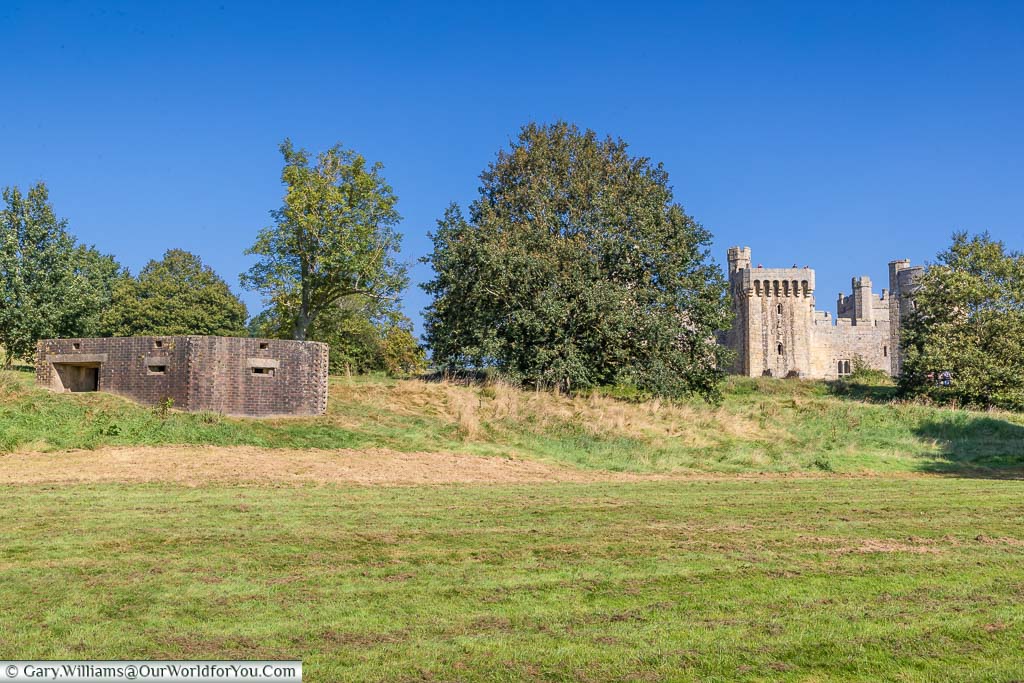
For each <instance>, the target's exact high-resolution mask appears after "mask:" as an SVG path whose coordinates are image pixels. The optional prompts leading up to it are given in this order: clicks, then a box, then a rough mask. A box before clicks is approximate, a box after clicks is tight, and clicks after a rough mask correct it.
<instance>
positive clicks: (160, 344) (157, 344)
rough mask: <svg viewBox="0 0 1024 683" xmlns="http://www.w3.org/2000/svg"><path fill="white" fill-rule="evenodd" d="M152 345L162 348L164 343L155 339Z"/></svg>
mask: <svg viewBox="0 0 1024 683" xmlns="http://www.w3.org/2000/svg"><path fill="white" fill-rule="evenodd" d="M153 345H154V346H156V348H158V349H160V348H163V345H164V343H163V342H162V341H160V340H157V341H155V342H153Z"/></svg>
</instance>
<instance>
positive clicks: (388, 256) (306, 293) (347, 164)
mask: <svg viewBox="0 0 1024 683" xmlns="http://www.w3.org/2000/svg"><path fill="white" fill-rule="evenodd" d="M281 154H282V155H283V156H284V169H283V171H282V172H281V181H282V182H283V183H284V185H285V187H286V191H285V197H284V205H283V206H282V207H281V208H280V209H277V210H274V211H271V215H272V216H273V218H274V225H272V226H270V227H267V228H264V229H263V230H261V231H260V233H259V235H258V236H257V238H256V243H255V244H254V245H253V246H252V247H251V248H250V249H249V250H248V251H247V252H246V253H248V254H255V255H257V256H259V257H260V259H259V262H258V263H256V265H254V266H253V267H252V268H250V269H249V271H248V272H247V273H245V274H243V275H242V284H243V286H245V287H246V288H248V289H252V290H255V291H258V292H260V293H261V294H262V295H263V296H264V298H265V299H266V301H267V303H268V304H269V306H270V307H271V308H273V309H274V311H275V312H276V313H275V314H276V315H278V316H283V317H284V318H285V319H287V320H289V321H290V322H291V325H290V327H291V335H292V337H293V338H294V339H299V340H303V339H306V338H307V336H308V334H309V330H310V326H311V325H313V324H314V323H315V322H316V319H317V317H318V316H320V315H321V314H323V313H324V312H325V311H330V310H332V309H335V308H337V307H338V305H339V303H340V302H342V301H343V300H344V299H346V298H349V297H368V298H371V299H389V298H390V299H394V298H396V297H397V294H398V292H400V291H401V290H402V289H403V288H404V287H405V285H406V284H407V282H408V279H407V277H406V271H405V268H404V267H403V266H402V265H401V264H399V263H398V262H397V261H396V255H397V253H398V247H399V242H400V237H399V235H398V234H397V233H396V232H395V231H394V229H393V228H394V226H395V225H397V223H398V221H399V220H400V217H399V215H398V212H397V211H396V210H395V204H396V203H397V201H398V198H397V197H396V196H395V194H394V192H393V191H392V189H391V187H390V186H389V185H388V184H387V182H385V180H384V178H383V176H382V175H381V171H382V169H383V166H382V165H381V164H380V163H375V164H368V163H367V162H366V160H365V159H364V158H363V157H362V156H361V155H359V154H357V153H356V152H354V151H352V150H347V149H344V148H342V147H341V146H340V145H336V146H334V147H332V148H330V149H329V150H327V151H326V152H322V153H320V154H318V155H317V156H316V159H315V162H313V161H311V159H310V155H309V153H308V152H307V151H306V150H303V149H295V147H294V146H292V143H291V141H289V140H285V141H284V143H283V144H282V145H281Z"/></svg>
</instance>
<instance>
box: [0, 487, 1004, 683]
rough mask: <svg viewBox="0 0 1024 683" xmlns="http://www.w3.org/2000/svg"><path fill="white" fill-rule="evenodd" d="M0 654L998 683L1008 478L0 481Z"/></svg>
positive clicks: (490, 672) (366, 676) (646, 676)
mask: <svg viewBox="0 0 1024 683" xmlns="http://www.w3.org/2000/svg"><path fill="white" fill-rule="evenodd" d="M0 496H2V500H3V504H2V505H0V539H2V542H0V657H3V658H12V657H19V658H124V657H128V658H226V657H232V658H233V657H238V658H256V657H267V658H279V657H280V658H290V657H301V658H302V659H303V660H304V662H305V676H306V678H305V680H309V681H338V680H469V681H472V680H560V681H577V680H583V681H586V680H644V681H648V680H682V681H686V680H702V681H726V680H783V681H824V680H861V681H879V680H902V681H926V680H957V681H971V680H974V681H1011V680H1020V679H1022V678H1024V658H1022V656H1021V643H1022V638H1024V612H1022V610H1021V608H1020V605H1021V602H1022V600H1024V562H1022V560H1024V483H1022V482H1019V481H1010V480H986V479H967V478H945V477H921V476H917V477H909V478H886V479H882V478H837V477H830V478H796V479H792V478H791V479H786V478H777V477H776V478H760V479H756V478H755V479H746V480H745V479H732V480H719V481H700V480H686V481H673V482H652V483H641V484H586V485H569V484H565V485H544V486H521V487H497V486H476V487H469V486H462V487H455V486H451V487H446V486H441V487H423V488H358V487H334V486H322V487H297V488H289V487H277V488H275V487H271V486H266V487H224V488H179V487H174V486H169V485H137V486H124V485H99V486H59V487H58V486H16V487H3V488H0Z"/></svg>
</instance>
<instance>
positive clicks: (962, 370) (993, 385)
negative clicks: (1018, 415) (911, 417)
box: [900, 232, 1024, 410]
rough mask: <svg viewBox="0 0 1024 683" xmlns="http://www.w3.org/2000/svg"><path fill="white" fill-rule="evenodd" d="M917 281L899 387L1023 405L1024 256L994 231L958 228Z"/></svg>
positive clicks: (975, 402)
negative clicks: (992, 233)
mask: <svg viewBox="0 0 1024 683" xmlns="http://www.w3.org/2000/svg"><path fill="white" fill-rule="evenodd" d="M916 287H917V289H916V291H915V292H914V294H913V299H912V301H913V308H912V310H911V312H910V313H909V315H908V317H907V319H906V320H905V321H904V325H903V333H902V344H903V351H904V354H905V355H904V362H903V373H902V376H901V377H900V387H901V388H902V389H903V390H904V391H905V392H907V393H910V394H927V395H929V396H931V397H933V398H936V399H938V400H943V401H948V400H956V401H957V402H959V403H965V404H973V405H978V406H1001V407H1004V408H1010V409H1016V410H1024V254H1021V253H1020V252H1015V251H1010V250H1008V249H1007V248H1006V245H1004V244H1003V243H1002V242H1000V241H997V240H993V239H992V237H991V236H990V235H989V234H988V233H983V234H981V235H975V236H969V235H968V234H967V233H966V232H958V233H956V234H954V235H953V243H952V245H951V246H950V248H949V249H948V250H946V251H944V252H942V253H940V254H939V255H938V259H937V261H936V262H935V263H933V264H930V265H929V267H928V268H927V269H926V270H925V272H924V274H923V275H922V276H921V277H920V278H919V279H918V281H917V282H916ZM945 372H948V373H949V377H948V381H945V382H944V381H943V373H945ZM947 384H948V385H947Z"/></svg>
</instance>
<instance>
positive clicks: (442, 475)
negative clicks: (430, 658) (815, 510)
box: [0, 446, 930, 486]
mask: <svg viewBox="0 0 1024 683" xmlns="http://www.w3.org/2000/svg"><path fill="white" fill-rule="evenodd" d="M878 476H880V475H878V474H877V473H871V472H859V473H856V474H835V473H829V474H825V473H820V472H778V473H744V474H726V473H713V472H673V473H661V474H635V473H625V472H608V471H602V470H585V469H577V468H574V467H568V466H564V465H558V464H553V463H544V462H539V461H536V460H528V459H521V458H511V457H499V456H491V457H486V456H477V455H469V454H466V453H426V452H417V453H403V452H400V451H393V450H390V449H386V448H368V449H365V450H353V449H338V450H315V449H310V450H298V449H285V448H256V447H252V446H231V447H224V446H123V447H108V448H98V449H96V450H91V451H88V450H72V451H57V452H50V453H42V452H16V453H10V454H6V455H0V485H3V484H46V483H89V482H121V483H147V482H167V483H174V484H183V485H186V486H203V485H207V484H218V483H220V484H263V485H301V484H310V483H323V484H332V483H345V484H364V485H369V486H419V485H427V484H531V483H544V482H579V483H588V482H642V481H664V480H713V481H724V480H732V481H735V480H764V479H822V478H831V479H837V478H844V479H845V478H865V477H866V478H876V477H878ZM887 476H889V477H913V478H916V477H922V476H930V475H921V474H911V473H898V474H890V475H887Z"/></svg>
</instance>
